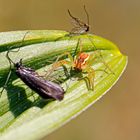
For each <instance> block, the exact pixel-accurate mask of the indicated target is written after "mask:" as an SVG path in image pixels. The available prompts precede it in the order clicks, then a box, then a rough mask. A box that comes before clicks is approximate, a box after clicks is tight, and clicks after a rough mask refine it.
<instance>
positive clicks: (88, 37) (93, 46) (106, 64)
mask: <svg viewBox="0 0 140 140" xmlns="http://www.w3.org/2000/svg"><path fill="white" fill-rule="evenodd" d="M88 39H89V40H90V42H91V44H92V45H93V47H94V49H95V52H96V50H98V49H97V48H96V46H95V44H94V42H93V41H92V40H91V38H90V37H88ZM96 54H97V52H96ZM99 55H100V58H101V60H102V63H103V64H104V65H105V66H106V67H107V69H108V70H109V71H110V72H111V73H112V74H113V75H115V73H114V72H113V71H112V69H111V68H110V67H109V66H108V64H107V63H106V62H105V61H104V58H103V56H102V53H101V52H100V51H99Z"/></svg>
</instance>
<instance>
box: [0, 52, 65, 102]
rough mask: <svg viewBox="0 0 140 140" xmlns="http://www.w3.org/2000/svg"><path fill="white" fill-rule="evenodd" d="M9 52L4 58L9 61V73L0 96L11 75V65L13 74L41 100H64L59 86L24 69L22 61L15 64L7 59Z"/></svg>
mask: <svg viewBox="0 0 140 140" xmlns="http://www.w3.org/2000/svg"><path fill="white" fill-rule="evenodd" d="M9 53H10V51H7V54H6V57H7V59H8V60H9V63H10V71H9V74H8V77H7V80H6V82H5V85H4V87H3V89H2V91H1V94H2V92H3V90H4V88H5V87H6V85H7V83H8V80H9V78H10V75H11V68H12V64H13V65H14V67H15V73H16V75H17V76H18V77H19V78H20V79H21V80H22V81H23V82H24V83H25V84H26V85H27V86H28V87H30V88H31V89H32V90H33V91H35V92H36V93H38V94H39V95H40V96H41V97H42V98H44V99H51V98H52V99H56V100H59V101H61V100H62V99H63V98H64V90H63V88H62V87H61V86H59V85H58V84H56V83H54V82H51V81H49V80H46V79H44V78H43V77H42V76H40V75H39V74H38V73H37V72H35V70H33V69H31V68H29V67H25V66H23V65H22V59H20V61H19V62H17V63H15V62H13V61H12V60H11V58H10V57H9Z"/></svg>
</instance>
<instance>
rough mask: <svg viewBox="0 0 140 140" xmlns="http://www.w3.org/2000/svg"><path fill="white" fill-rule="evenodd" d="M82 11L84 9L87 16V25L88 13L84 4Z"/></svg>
mask: <svg viewBox="0 0 140 140" xmlns="http://www.w3.org/2000/svg"><path fill="white" fill-rule="evenodd" d="M84 11H85V13H86V16H87V24H88V25H89V14H88V12H87V10H86V6H85V5H84Z"/></svg>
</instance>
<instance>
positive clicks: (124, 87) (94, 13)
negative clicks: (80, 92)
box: [0, 0, 140, 140]
mask: <svg viewBox="0 0 140 140" xmlns="http://www.w3.org/2000/svg"><path fill="white" fill-rule="evenodd" d="M84 4H85V5H86V7H87V10H88V12H89V15H90V25H91V27H92V29H91V32H92V33H95V34H97V35H100V36H102V37H105V38H107V39H109V40H111V41H113V42H114V43H116V44H117V45H118V46H119V48H120V50H121V52H122V53H124V54H126V55H128V56H129V63H128V66H127V69H126V71H125V73H124V74H123V75H122V77H121V78H120V79H119V81H118V82H117V84H116V85H115V86H114V87H113V88H112V89H111V90H110V91H109V92H108V93H107V94H106V95H105V96H104V97H103V98H102V99H100V100H99V101H98V102H97V103H95V104H94V105H93V106H92V107H90V108H89V109H88V110H86V111H85V112H84V113H82V114H81V115H80V116H78V117H77V118H76V119H74V120H72V121H71V122H69V123H68V124H66V125H65V126H63V127H61V128H60V129H58V130H57V131H55V132H53V133H52V134H50V135H49V136H47V137H45V138H44V139H43V140H87V139H88V140H140V74H139V72H140V45H139V44H140V39H139V38H140V0H69V1H67V0H0V32H2V31H10V30H25V29H26V30H27V29H59V30H68V31H69V30H70V29H71V24H70V18H69V16H68V13H67V9H70V10H71V12H72V13H73V15H75V16H77V17H80V18H81V19H83V20H84V19H86V18H85V13H84V11H83V5H84ZM46 121H47V120H46Z"/></svg>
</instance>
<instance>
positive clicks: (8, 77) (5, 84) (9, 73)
mask: <svg viewBox="0 0 140 140" xmlns="http://www.w3.org/2000/svg"><path fill="white" fill-rule="evenodd" d="M10 76H11V69H10V70H9V72H8V76H7V78H6V81H5V83H4V86H3V88H2V90H1V92H0V97H1V95H2V93H3V91H4V89H6V86H7V83H8V81H9V79H10Z"/></svg>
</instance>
